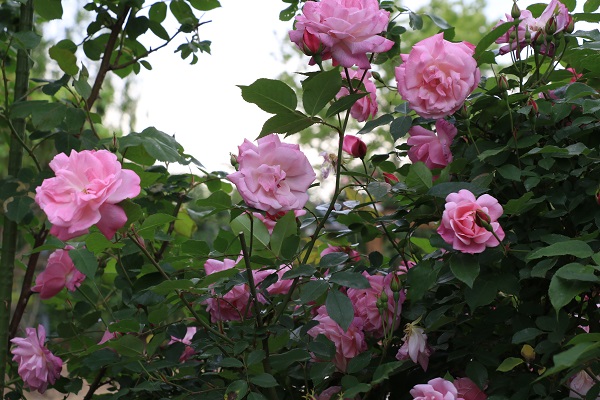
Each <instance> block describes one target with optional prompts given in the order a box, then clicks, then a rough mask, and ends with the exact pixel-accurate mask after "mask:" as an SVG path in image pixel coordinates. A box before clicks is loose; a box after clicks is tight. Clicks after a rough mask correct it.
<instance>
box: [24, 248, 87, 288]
mask: <svg viewBox="0 0 600 400" xmlns="http://www.w3.org/2000/svg"><path fill="white" fill-rule="evenodd" d="M72 248H73V247H71V246H68V247H67V248H66V249H65V250H55V251H54V252H53V253H52V254H50V257H48V263H47V264H46V269H44V271H42V272H41V273H40V274H39V275H38V276H37V278H36V279H35V286H34V287H32V288H31V290H32V291H33V292H39V293H40V298H41V299H44V300H46V299H49V298H51V297H54V296H56V295H57V294H58V293H59V292H60V291H61V290H63V289H64V288H67V290H69V291H71V292H74V291H75V290H76V289H77V288H78V287H79V286H80V285H81V283H82V282H83V281H84V279H85V275H84V274H82V273H81V272H79V270H78V269H77V268H75V265H74V264H73V261H72V260H71V257H70V256H69V250H70V249H72Z"/></svg>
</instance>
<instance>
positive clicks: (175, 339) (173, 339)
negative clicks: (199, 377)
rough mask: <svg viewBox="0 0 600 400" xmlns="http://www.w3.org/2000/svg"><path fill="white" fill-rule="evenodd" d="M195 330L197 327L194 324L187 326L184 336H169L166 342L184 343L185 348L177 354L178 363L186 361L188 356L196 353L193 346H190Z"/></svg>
mask: <svg viewBox="0 0 600 400" xmlns="http://www.w3.org/2000/svg"><path fill="white" fill-rule="evenodd" d="M196 331H197V328H196V327H195V326H188V327H187V329H186V331H185V336H184V337H183V338H181V339H179V338H178V337H175V336H171V340H170V341H169V343H168V344H173V343H176V342H179V343H183V344H185V345H186V346H185V349H184V350H183V353H181V355H180V356H179V362H180V363H184V362H186V361H187V360H188V359H189V358H190V357H192V356H193V355H194V354H195V353H196V351H195V350H194V348H193V347H192V346H191V344H192V339H193V338H194V335H195V334H196Z"/></svg>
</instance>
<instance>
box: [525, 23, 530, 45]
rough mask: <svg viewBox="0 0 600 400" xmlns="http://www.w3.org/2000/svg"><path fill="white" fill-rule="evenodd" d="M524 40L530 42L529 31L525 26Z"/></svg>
mask: <svg viewBox="0 0 600 400" xmlns="http://www.w3.org/2000/svg"><path fill="white" fill-rule="evenodd" d="M525 41H526V42H527V43H529V42H531V31H530V30H529V28H527V27H526V28H525Z"/></svg>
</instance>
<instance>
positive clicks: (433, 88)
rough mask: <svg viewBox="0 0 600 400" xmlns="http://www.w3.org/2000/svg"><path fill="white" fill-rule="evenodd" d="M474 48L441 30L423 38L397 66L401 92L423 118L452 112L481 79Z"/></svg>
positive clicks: (439, 116) (441, 115)
mask: <svg viewBox="0 0 600 400" xmlns="http://www.w3.org/2000/svg"><path fill="white" fill-rule="evenodd" d="M474 51H475V46H473V45H472V44H471V43H467V42H461V43H452V42H448V41H447V40H444V35H443V34H442V33H438V34H437V35H434V36H432V37H430V38H427V39H424V40H421V41H420V42H419V43H417V44H416V45H414V46H413V48H412V50H411V52H410V54H408V55H406V54H402V55H401V57H402V61H403V63H402V64H401V65H400V66H399V67H396V80H397V81H398V91H399V92H400V95H401V96H402V98H403V99H404V100H406V101H408V104H409V105H410V107H411V108H412V109H413V110H415V111H416V113H417V114H419V115H420V116H421V117H423V118H432V119H439V118H443V117H445V116H447V115H451V114H453V113H454V112H455V111H457V110H458V109H459V108H460V107H461V106H462V105H463V103H464V102H465V100H466V98H467V96H468V95H469V94H471V92H472V91H473V90H475V88H476V87H477V84H478V83H479V79H480V77H481V73H480V71H479V68H477V62H476V61H475V59H474V58H473V53H474Z"/></svg>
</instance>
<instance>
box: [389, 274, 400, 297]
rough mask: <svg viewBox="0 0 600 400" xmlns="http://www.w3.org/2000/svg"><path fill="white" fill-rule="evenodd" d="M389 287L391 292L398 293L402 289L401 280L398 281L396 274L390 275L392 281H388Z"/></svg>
mask: <svg viewBox="0 0 600 400" xmlns="http://www.w3.org/2000/svg"><path fill="white" fill-rule="evenodd" d="M390 289H392V292H394V293H398V292H400V291H401V290H402V282H400V278H399V277H398V274H394V276H392V281H391V282H390Z"/></svg>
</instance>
